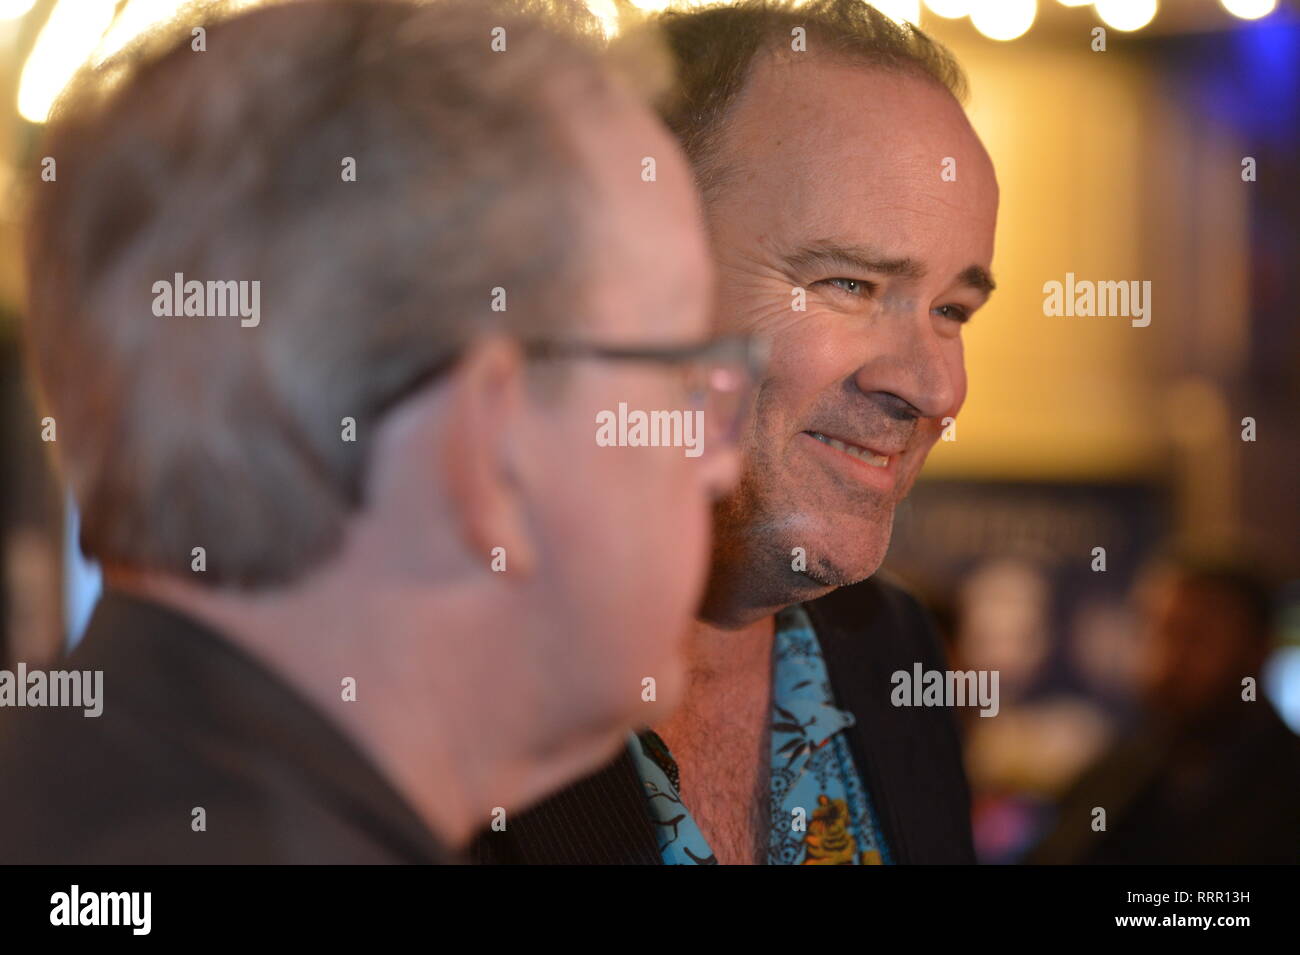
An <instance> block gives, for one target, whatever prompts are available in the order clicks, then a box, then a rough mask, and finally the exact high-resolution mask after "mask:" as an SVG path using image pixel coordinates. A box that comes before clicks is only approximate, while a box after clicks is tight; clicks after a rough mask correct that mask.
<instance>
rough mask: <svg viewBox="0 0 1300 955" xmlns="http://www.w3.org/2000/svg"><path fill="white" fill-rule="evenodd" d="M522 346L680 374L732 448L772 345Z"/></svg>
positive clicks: (399, 395) (707, 423)
mask: <svg viewBox="0 0 1300 955" xmlns="http://www.w3.org/2000/svg"><path fill="white" fill-rule="evenodd" d="M519 344H520V347H521V348H522V349H523V352H524V354H525V355H526V356H528V357H529V358H530V359H533V360H535V361H556V360H564V359H569V360H574V359H577V360H582V359H595V360H603V361H629V362H651V363H654V364H661V365H669V366H674V367H677V368H680V369H681V370H682V373H683V380H684V382H685V386H686V388H685V390H686V396H687V400H688V401H689V402H690V403H691V404H692V405H693V406H694V407H695V408H696V409H697V410H700V411H703V412H704V427H705V432H706V434H707V435H708V436H709V438H711V439H712V440H713V441H721V442H723V443H724V444H727V445H733V444H735V443H736V442H737V441H739V439H740V435H741V432H742V430H743V428H744V426H745V421H746V419H747V417H748V413H749V406H750V403H751V401H752V399H753V394H754V389H755V387H756V386H757V384H758V380H759V379H760V378H761V377H762V375H763V370H764V369H765V368H766V367H767V355H768V350H767V343H766V342H765V341H763V340H761V339H758V338H755V337H753V336H751V335H729V336H725V337H721V338H715V339H711V340H709V341H706V342H699V343H694V344H689V345H605V344H601V343H599V342H585V341H575V340H564V339H557V340H542V339H520V341H519ZM462 354H463V349H458V350H456V351H453V352H451V353H449V354H447V355H445V356H443V357H442V358H440V359H439V360H438V361H436V362H435V363H434V364H433V365H431V366H430V367H428V368H427V369H425V370H424V371H423V372H422V373H421V374H419V375H416V376H415V377H414V378H413V379H412V380H411V381H410V382H409V383H407V384H406V385H405V386H404V387H403V388H401V389H400V390H399V391H397V392H395V393H394V394H392V395H390V396H389V397H388V399H387V400H386V401H384V402H383V403H382V404H381V406H380V408H379V409H378V411H379V412H380V413H382V412H384V411H386V410H388V409H390V408H392V407H393V406H395V405H397V404H399V403H400V402H402V401H403V400H405V399H406V398H407V397H409V396H410V395H412V394H414V393H415V392H416V391H418V390H419V389H421V388H423V387H424V386H425V385H426V384H428V383H429V382H430V381H433V380H434V379H436V378H437V377H439V376H441V375H442V374H444V373H446V372H448V371H450V370H451V369H452V368H453V367H455V365H456V363H457V362H458V361H459V360H460V357H461V355H462Z"/></svg>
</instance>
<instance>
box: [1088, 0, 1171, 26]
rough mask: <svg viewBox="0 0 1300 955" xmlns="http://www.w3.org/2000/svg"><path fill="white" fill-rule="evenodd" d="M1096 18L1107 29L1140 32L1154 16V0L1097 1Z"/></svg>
mask: <svg viewBox="0 0 1300 955" xmlns="http://www.w3.org/2000/svg"><path fill="white" fill-rule="evenodd" d="M1093 7H1094V9H1096V11H1097V16H1099V17H1101V19H1102V22H1103V23H1105V24H1106V26H1108V27H1114V28H1115V29H1116V30H1123V31H1125V32H1131V31H1133V30H1140V29H1142V28H1143V27H1144V26H1146V25H1147V24H1148V23H1150V22H1151V21H1152V20H1154V19H1155V16H1156V7H1157V3H1156V0H1097V2H1096V3H1094V4H1093Z"/></svg>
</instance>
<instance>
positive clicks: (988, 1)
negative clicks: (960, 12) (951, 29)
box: [970, 0, 1038, 40]
mask: <svg viewBox="0 0 1300 955" xmlns="http://www.w3.org/2000/svg"><path fill="white" fill-rule="evenodd" d="M1037 14H1038V2H1037V0H975V2H974V3H972V4H971V12H970V22H971V23H973V24H975V29H977V30H979V31H980V33H983V34H984V35H985V36H986V37H988V38H989V39H990V40H1014V39H1015V38H1016V37H1018V36H1023V35H1024V33H1025V31H1027V30H1028V29H1029V28H1030V27H1031V26H1033V25H1034V17H1035V16H1037Z"/></svg>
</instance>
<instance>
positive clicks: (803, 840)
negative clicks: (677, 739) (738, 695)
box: [628, 605, 890, 865]
mask: <svg viewBox="0 0 1300 955" xmlns="http://www.w3.org/2000/svg"><path fill="white" fill-rule="evenodd" d="M772 673H773V677H772V724H771V736H772V745H771V770H770V778H771V796H770V801H769V805H770V809H771V817H772V822H771V825H772V829H771V835H770V837H769V840H768V851H767V862H768V864H769V865H882V864H888V863H889V862H890V857H889V849H888V847H887V846H886V845H885V841H884V837H883V835H882V833H881V831H880V825H879V823H878V821H877V819H876V815H875V811H874V810H873V809H872V807H871V797H870V796H869V795H868V793H867V790H866V786H865V785H864V784H863V782H862V777H861V775H860V774H859V773H858V770H857V768H856V767H855V766H854V764H853V756H852V754H851V753H850V752H849V746H848V741H847V740H846V739H845V734H844V733H843V732H842V731H843V730H844V729H846V728H848V727H850V726H852V725H853V724H854V722H855V721H854V717H853V714H852V713H848V712H846V711H844V710H841V709H839V708H838V707H836V705H835V701H834V699H833V698H832V695H831V686H830V680H829V678H828V677H827V675H826V664H825V662H824V661H823V660H822V653H821V647H820V646H818V643H817V634H816V633H814V632H813V628H812V621H810V620H809V619H808V614H807V613H806V612H805V611H804V609H803V607H802V606H798V605H796V606H794V607H790V608H788V609H786V610H783V611H782V612H781V613H779V614H777V618H776V637H775V640H774V642H773V645H772ZM628 748H629V749H630V750H631V753H632V759H633V761H634V762H635V763H636V767H637V771H638V772H639V773H640V775H641V782H642V784H643V785H644V786H645V792H646V801H647V805H648V807H649V810H650V816H651V818H652V819H653V820H654V822H655V826H656V829H657V830H658V832H659V851H660V852H661V853H662V854H663V860H664V864H665V865H714V864H716V863H717V860H716V859H715V858H714V855H713V850H712V849H711V848H709V843H708V840H707V839H705V838H704V834H703V833H701V832H700V829H699V826H697V825H696V824H695V820H694V819H692V818H691V813H690V810H689V809H687V808H686V805H685V803H683V802H682V799H681V796H680V795H679V789H680V785H681V781H680V777H679V776H678V769H677V763H676V762H675V761H674V760H673V757H672V754H671V753H669V751H668V747H667V746H666V745H665V744H664V741H663V740H662V739H660V737H659V736H658V735H657V734H655V733H654V732H653V731H651V730H645V731H643V732H641V733H633V734H632V735H631V737H630V738H629V740H628Z"/></svg>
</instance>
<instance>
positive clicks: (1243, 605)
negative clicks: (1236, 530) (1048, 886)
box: [1027, 557, 1300, 864]
mask: <svg viewBox="0 0 1300 955" xmlns="http://www.w3.org/2000/svg"><path fill="white" fill-rule="evenodd" d="M1138 600H1139V604H1140V607H1141V620H1142V637H1141V644H1140V646H1141V653H1140V661H1139V670H1138V672H1139V677H1138V686H1139V691H1140V694H1141V702H1142V705H1143V707H1144V714H1143V720H1142V722H1141V723H1140V724H1139V725H1138V727H1137V728H1136V729H1135V730H1134V731H1132V732H1130V733H1127V734H1125V736H1124V738H1123V739H1122V740H1120V741H1119V742H1117V743H1116V744H1115V745H1114V746H1113V747H1112V748H1111V749H1109V750H1108V751H1107V752H1106V753H1105V754H1104V755H1103V756H1102V757H1101V759H1100V760H1099V761H1098V762H1097V763H1096V764H1095V765H1093V766H1091V767H1090V768H1089V769H1088V770H1087V771H1086V772H1085V773H1084V774H1083V776H1082V777H1081V778H1080V779H1079V780H1078V781H1077V783H1076V784H1075V785H1074V786H1072V787H1071V789H1070V790H1069V791H1068V792H1067V793H1066V794H1065V796H1064V797H1063V798H1062V800H1061V802H1060V805H1059V806H1058V807H1057V812H1056V817H1057V818H1056V824H1055V827H1054V828H1053V829H1052V830H1051V831H1050V832H1048V833H1047V834H1046V835H1045V837H1044V838H1043V841H1042V842H1041V844H1040V845H1038V847H1037V848H1036V849H1035V850H1034V851H1033V852H1032V853H1030V855H1029V857H1028V860H1027V861H1029V862H1035V863H1174V864H1202V863H1223V864H1252V863H1290V864H1295V863H1297V862H1300V737H1297V736H1296V735H1295V734H1294V733H1292V732H1291V730H1290V729H1289V728H1288V727H1287V725H1286V724H1285V723H1284V722H1283V721H1282V719H1281V718H1280V717H1279V716H1278V714H1277V711H1276V710H1275V709H1274V708H1273V706H1272V705H1271V704H1270V703H1269V701H1268V700H1267V698H1264V697H1262V696H1261V695H1260V693H1259V682H1260V675H1261V673H1262V671H1263V665H1264V662H1265V660H1266V659H1267V658H1268V656H1269V653H1270V652H1271V651H1272V649H1273V626H1272V622H1273V621H1272V592H1271V590H1270V588H1269V586H1268V584H1267V582H1266V581H1265V580H1264V578H1262V577H1261V576H1260V575H1259V574H1258V572H1256V571H1253V570H1251V569H1249V568H1247V567H1245V566H1244V565H1237V564H1233V563H1231V562H1226V561H1214V560H1198V559H1195V558H1190V557H1184V558H1179V559H1175V560H1173V561H1170V562H1167V563H1164V564H1162V565H1160V566H1159V567H1158V568H1156V569H1154V570H1153V571H1152V572H1151V573H1150V575H1149V576H1148V577H1147V579H1145V580H1144V581H1143V583H1142V584H1141V586H1140V588H1139V593H1138ZM1096 808H1101V809H1103V810H1105V818H1104V823H1105V828H1104V830H1100V831H1099V827H1098V826H1094V814H1095V809H1096Z"/></svg>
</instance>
